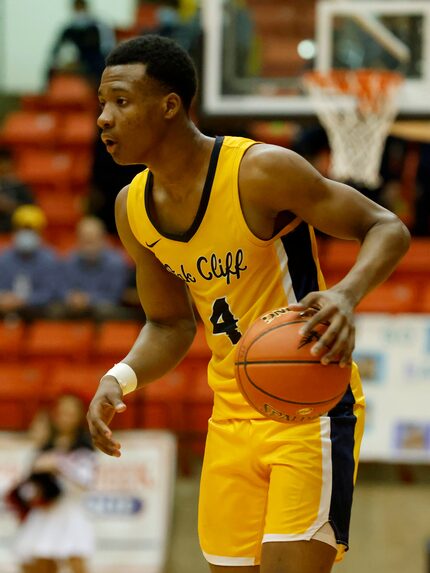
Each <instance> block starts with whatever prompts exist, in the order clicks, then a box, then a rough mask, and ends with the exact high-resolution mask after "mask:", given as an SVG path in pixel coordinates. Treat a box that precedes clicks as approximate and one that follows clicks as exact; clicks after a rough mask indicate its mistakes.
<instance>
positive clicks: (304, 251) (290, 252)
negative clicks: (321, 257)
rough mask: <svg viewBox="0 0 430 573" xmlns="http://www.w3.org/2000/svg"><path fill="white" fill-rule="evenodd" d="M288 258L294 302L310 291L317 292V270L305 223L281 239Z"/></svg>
mask: <svg viewBox="0 0 430 573" xmlns="http://www.w3.org/2000/svg"><path fill="white" fill-rule="evenodd" d="M281 241H282V244H283V245H284V249H285V252H286V254H287V257H288V270H289V271H290V276H291V282H292V285H293V290H294V294H295V296H296V300H298V301H299V300H301V299H302V298H303V297H304V296H306V295H307V294H308V293H310V292H312V291H317V290H319V286H318V269H317V266H316V264H315V261H314V257H313V254H312V241H311V234H310V230H309V226H308V224H307V223H305V222H302V223H300V224H299V225H298V226H297V227H296V228H295V229H294V230H293V231H291V233H288V234H287V235H284V236H283V237H281Z"/></svg>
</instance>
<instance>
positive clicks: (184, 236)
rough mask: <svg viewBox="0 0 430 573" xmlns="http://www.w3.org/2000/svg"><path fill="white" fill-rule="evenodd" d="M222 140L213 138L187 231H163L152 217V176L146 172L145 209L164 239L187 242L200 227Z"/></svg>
mask: <svg viewBox="0 0 430 573" xmlns="http://www.w3.org/2000/svg"><path fill="white" fill-rule="evenodd" d="M223 141H224V137H222V136H217V137H216V138H215V143H214V146H213V149H212V153H211V157H210V160H209V167H208V172H207V175H206V180H205V184H204V187H203V193H202V196H201V199H200V204H199V208H198V209H197V213H196V217H195V219H194V221H193V224H192V225H191V227H190V228H189V229H188V230H187V231H185V233H167V232H164V231H162V230H161V229H160V228H159V226H158V224H157V222H156V221H155V220H154V218H153V217H152V213H151V193H152V186H153V183H154V176H153V175H152V173H151V171H149V172H148V177H147V179H146V185H145V209H146V213H147V215H148V218H149V220H150V221H151V223H152V224H153V226H154V227H155V228H156V229H157V231H158V232H159V233H160V235H161V236H162V237H165V238H166V239H172V240H174V241H181V242H182V243H187V242H188V241H189V240H190V239H192V237H193V236H194V235H195V234H196V232H197V229H198V228H199V227H200V224H201V222H202V221H203V217H204V216H205V213H206V209H207V207H208V204H209V198H210V196H211V191H212V184H213V181H214V178H215V172H216V168H217V165H218V158H219V154H220V151H221V147H222V144H223Z"/></svg>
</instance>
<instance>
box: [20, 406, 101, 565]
mask: <svg viewBox="0 0 430 573" xmlns="http://www.w3.org/2000/svg"><path fill="white" fill-rule="evenodd" d="M95 470H96V457H95V453H94V451H93V446H92V443H91V439H90V436H89V434H88V432H87V429H86V424H85V418H84V407H83V404H82V401H81V400H80V399H79V398H78V397H76V396H72V395H63V396H61V397H60V398H59V400H58V402H57V404H56V405H55V407H54V409H53V412H52V415H51V427H50V433H49V437H48V438H47V439H46V440H45V442H44V443H43V445H42V446H41V447H40V448H38V451H37V453H36V455H35V457H34V460H33V462H32V464H31V467H30V471H29V473H28V475H27V476H26V477H25V479H24V480H23V481H22V482H21V483H20V484H18V486H17V487H16V488H15V490H16V492H17V497H16V499H17V500H18V503H20V504H21V509H23V511H21V515H22V516H24V518H23V519H22V521H21V524H20V527H19V529H18V533H17V537H16V540H15V544H14V548H13V549H14V553H15V556H16V559H17V561H18V563H19V564H20V565H21V571H22V573H30V572H31V573H42V572H43V573H54V572H57V571H59V568H60V567H61V566H62V565H64V566H66V569H63V568H61V571H64V573H66V571H67V573H86V572H87V571H88V569H87V566H86V560H87V559H88V558H89V557H90V556H91V555H92V554H93V552H94V532H93V528H92V526H91V523H90V522H89V520H88V518H87V516H86V514H85V511H84V507H83V504H82V494H83V493H84V492H85V490H87V489H89V488H90V487H91V486H92V484H93V482H94V479H95Z"/></svg>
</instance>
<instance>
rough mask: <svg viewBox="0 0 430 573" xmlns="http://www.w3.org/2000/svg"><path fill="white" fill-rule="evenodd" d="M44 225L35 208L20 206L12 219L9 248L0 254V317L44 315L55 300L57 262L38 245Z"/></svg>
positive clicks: (46, 249) (40, 213) (41, 243)
mask: <svg viewBox="0 0 430 573" xmlns="http://www.w3.org/2000/svg"><path fill="white" fill-rule="evenodd" d="M45 224H46V218H45V215H44V213H43V211H42V210H41V209H40V208H39V207H37V206H36V205H22V206H21V207H18V208H17V209H16V210H15V212H14V214H13V216H12V226H13V228H14V232H13V236H12V245H11V246H10V247H7V248H5V249H4V250H3V251H2V252H1V253H0V316H2V317H5V316H13V315H19V316H21V317H22V318H24V319H32V318H37V317H40V316H45V315H46V314H47V313H49V309H50V306H51V305H52V304H53V303H54V301H55V300H56V299H58V295H59V292H60V289H59V284H58V281H59V270H60V267H59V261H58V259H57V257H56V255H55V254H54V251H53V250H52V249H50V248H49V247H47V246H45V245H44V244H43V242H42V238H41V232H42V230H43V228H44V227H45Z"/></svg>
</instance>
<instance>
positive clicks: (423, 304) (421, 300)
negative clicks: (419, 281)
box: [417, 284, 430, 314]
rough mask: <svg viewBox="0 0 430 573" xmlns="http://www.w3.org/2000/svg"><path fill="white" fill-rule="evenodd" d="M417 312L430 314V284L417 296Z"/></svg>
mask: <svg viewBox="0 0 430 573" xmlns="http://www.w3.org/2000/svg"><path fill="white" fill-rule="evenodd" d="M417 311H418V312H425V313H427V314H430V284H427V285H426V286H425V287H424V288H423V289H422V290H421V289H420V291H419V293H418V295H417Z"/></svg>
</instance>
